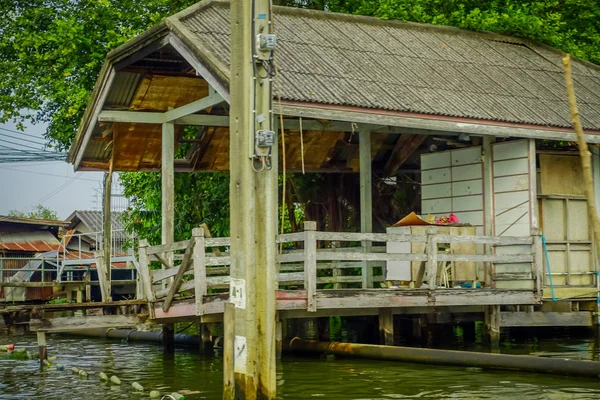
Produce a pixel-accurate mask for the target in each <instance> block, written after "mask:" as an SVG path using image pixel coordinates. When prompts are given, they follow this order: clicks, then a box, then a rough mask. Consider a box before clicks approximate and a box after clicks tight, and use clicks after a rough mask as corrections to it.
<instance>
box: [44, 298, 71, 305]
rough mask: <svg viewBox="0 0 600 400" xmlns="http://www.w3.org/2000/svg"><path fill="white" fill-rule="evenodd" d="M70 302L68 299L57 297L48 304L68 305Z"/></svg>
mask: <svg viewBox="0 0 600 400" xmlns="http://www.w3.org/2000/svg"><path fill="white" fill-rule="evenodd" d="M68 302H69V301H68V300H67V298H66V297H57V298H55V299H52V300H49V301H48V304H65V303H68Z"/></svg>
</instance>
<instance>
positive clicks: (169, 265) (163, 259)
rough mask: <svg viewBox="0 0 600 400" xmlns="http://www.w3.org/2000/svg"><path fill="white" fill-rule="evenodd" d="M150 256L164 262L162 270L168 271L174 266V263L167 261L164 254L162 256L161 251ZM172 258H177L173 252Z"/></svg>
mask: <svg viewBox="0 0 600 400" xmlns="http://www.w3.org/2000/svg"><path fill="white" fill-rule="evenodd" d="M150 258H151V259H152V258H155V259H156V260H158V261H159V262H160V263H161V264H162V266H163V268H162V269H161V271H168V270H169V269H172V268H173V265H172V264H171V263H169V261H167V260H166V259H165V258H164V257H163V256H161V255H160V253H156V254H153V255H152V256H150ZM170 258H171V259H173V260H175V258H174V257H173V255H172V254H171V257H170Z"/></svg>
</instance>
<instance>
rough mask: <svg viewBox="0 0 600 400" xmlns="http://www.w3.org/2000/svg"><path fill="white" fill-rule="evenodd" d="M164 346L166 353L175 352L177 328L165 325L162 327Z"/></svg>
mask: <svg viewBox="0 0 600 400" xmlns="http://www.w3.org/2000/svg"><path fill="white" fill-rule="evenodd" d="M162 337H163V346H164V351H165V353H174V352H175V326H174V325H173V324H164V325H163V326H162Z"/></svg>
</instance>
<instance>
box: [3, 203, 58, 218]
mask: <svg viewBox="0 0 600 400" xmlns="http://www.w3.org/2000/svg"><path fill="white" fill-rule="evenodd" d="M8 216H9V217H19V218H39V219H49V220H54V221H56V220H58V214H57V213H56V211H54V210H51V209H49V208H48V207H45V206H43V205H41V204H38V205H37V206H35V207H34V208H33V211H29V212H25V211H19V210H10V211H9V212H8Z"/></svg>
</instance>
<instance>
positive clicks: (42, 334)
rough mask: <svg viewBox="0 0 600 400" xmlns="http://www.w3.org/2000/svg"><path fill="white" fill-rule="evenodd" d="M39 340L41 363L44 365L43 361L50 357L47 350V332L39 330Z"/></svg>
mask: <svg viewBox="0 0 600 400" xmlns="http://www.w3.org/2000/svg"><path fill="white" fill-rule="evenodd" d="M37 341H38V347H39V349H40V365H44V363H42V362H41V361H42V360H46V359H48V351H47V350H46V332H44V331H37Z"/></svg>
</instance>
